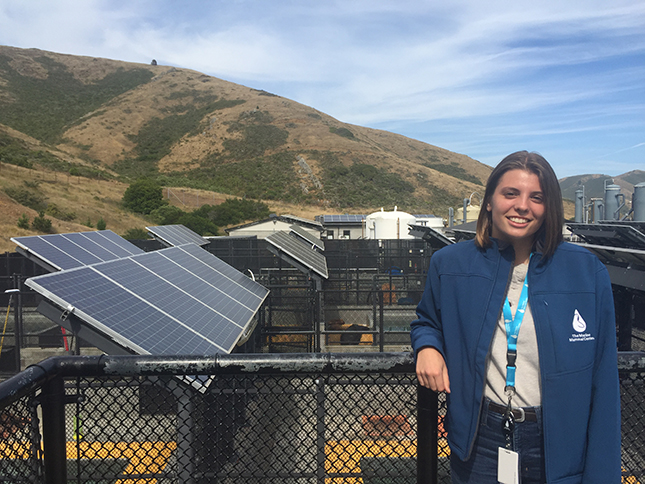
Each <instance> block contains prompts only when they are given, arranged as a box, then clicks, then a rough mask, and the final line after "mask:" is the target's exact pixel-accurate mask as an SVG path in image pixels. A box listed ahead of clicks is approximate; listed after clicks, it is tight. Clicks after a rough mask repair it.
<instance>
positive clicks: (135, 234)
mask: <svg viewBox="0 0 645 484" xmlns="http://www.w3.org/2000/svg"><path fill="white" fill-rule="evenodd" d="M121 237H123V238H124V239H125V240H146V239H149V238H150V236H149V235H148V231H147V230H145V229H142V228H135V229H128V230H126V232H125V233H124V234H123V235H122V236H121Z"/></svg>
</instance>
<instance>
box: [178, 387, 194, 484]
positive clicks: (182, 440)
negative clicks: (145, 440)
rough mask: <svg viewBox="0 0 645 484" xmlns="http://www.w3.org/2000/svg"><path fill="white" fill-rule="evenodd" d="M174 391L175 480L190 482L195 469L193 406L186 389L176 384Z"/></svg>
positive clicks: (184, 483) (189, 483)
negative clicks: (175, 433) (175, 416)
mask: <svg viewBox="0 0 645 484" xmlns="http://www.w3.org/2000/svg"><path fill="white" fill-rule="evenodd" d="M174 393H175V395H176V396H177V481H178V482H179V483H181V484H191V483H192V482H194V481H193V471H194V470H195V459H194V451H193V441H194V435H193V432H194V429H193V412H194V410H195V408H194V404H193V399H192V398H191V396H190V394H189V393H188V392H187V390H184V389H182V387H181V386H179V385H176V386H175V387H174Z"/></svg>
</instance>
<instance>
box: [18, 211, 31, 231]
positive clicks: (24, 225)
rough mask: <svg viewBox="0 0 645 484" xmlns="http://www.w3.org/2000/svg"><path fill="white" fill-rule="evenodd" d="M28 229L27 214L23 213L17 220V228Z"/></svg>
mask: <svg viewBox="0 0 645 484" xmlns="http://www.w3.org/2000/svg"><path fill="white" fill-rule="evenodd" d="M29 227H30V225H29V217H27V214H25V213H23V214H22V216H21V217H20V218H19V219H18V228H21V229H26V230H28V229H29Z"/></svg>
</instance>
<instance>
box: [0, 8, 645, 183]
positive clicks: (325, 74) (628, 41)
mask: <svg viewBox="0 0 645 484" xmlns="http://www.w3.org/2000/svg"><path fill="white" fill-rule="evenodd" d="M0 44H2V45H11V46H15V47H23V48H30V47H35V48H39V49H43V50H49V51H54V52H61V53H67V54H75V55H87V56H93V57H107V58H111V59H118V60H125V61H132V62H142V63H146V64H147V63H150V61H151V60H152V59H153V58H154V59H156V60H157V61H158V62H159V63H160V64H164V65H174V66H178V67H186V68H189V69H194V70H197V71H200V72H204V73H206V74H209V75H213V76H216V77H219V78H222V79H225V80H228V81H232V82H237V83H240V84H243V85H246V86H249V87H253V88H256V89H264V90H266V91H270V92H273V93H275V94H278V95H280V96H284V97H287V98H290V99H293V100H295V101H298V102H301V103H303V104H306V105H308V106H311V107H314V108H316V109H318V110H320V111H323V112H325V113H327V114H329V115H331V116H333V117H335V118H337V119H339V120H340V121H343V122H347V123H353V124H359V125H362V126H369V127H373V128H378V129H384V130H388V131H393V132H396V133H400V134H403V135H405V136H409V137H411V138H415V139H418V140H421V141H425V142H427V143H430V144H433V145H437V146H440V147H442V148H446V149H449V150H451V151H455V152H458V153H463V154H466V155H468V156H470V157H472V158H475V159H477V160H479V161H482V162H483V163H486V164H488V165H491V166H494V165H495V164H496V163H498V162H499V160H501V159H502V158H503V157H504V156H505V155H506V154H508V153H510V152H513V151H516V150H519V149H528V150H530V151H538V152H540V153H542V154H543V155H544V156H545V157H546V158H547V159H548V160H549V161H550V162H551V164H552V165H553V167H554V168H555V171H556V173H557V174H558V176H559V177H564V176H570V175H577V174H585V173H604V174H608V175H614V176H615V175H619V174H622V173H624V172H627V171H630V170H634V169H641V170H643V169H645V2H643V1H642V0H612V1H611V2H607V1H606V0H602V1H597V0H584V1H582V0H570V1H566V2H563V1H562V0H556V1H552V0H543V1H541V2H534V1H525V0H518V1H514V2H508V1H498V0H487V1H486V2H482V1H481V0H454V1H450V2H444V1H441V2H440V1H422V0H414V1H413V0H391V1H380V0H355V1H352V0H339V1H336V0H327V1H326V0H318V1H315V2H314V1H309V0H308V1H304V0H303V1H295V0H271V1H269V0H229V1H220V0H212V1H208V0H200V1H192V0H183V1H179V0H177V1H170V0H155V1H152V0H148V1H137V0H128V1H126V0H56V1H53V2H52V1H51V0H47V1H45V0H43V1H31V0H21V1H20V2H17V1H15V0H0Z"/></svg>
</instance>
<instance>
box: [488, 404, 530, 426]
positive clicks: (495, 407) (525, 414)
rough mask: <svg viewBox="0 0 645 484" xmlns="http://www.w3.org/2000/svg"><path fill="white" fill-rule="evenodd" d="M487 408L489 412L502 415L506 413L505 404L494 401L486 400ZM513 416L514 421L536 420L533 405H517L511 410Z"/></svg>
mask: <svg viewBox="0 0 645 484" xmlns="http://www.w3.org/2000/svg"><path fill="white" fill-rule="evenodd" d="M488 410H490V411H491V412H495V413H499V414H501V415H504V414H505V413H506V405H500V404H498V403H495V402H488ZM511 412H512V413H513V418H514V419H515V421H516V422H524V421H526V422H537V413H536V411H535V407H519V408H513V409H512V410H511Z"/></svg>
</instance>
